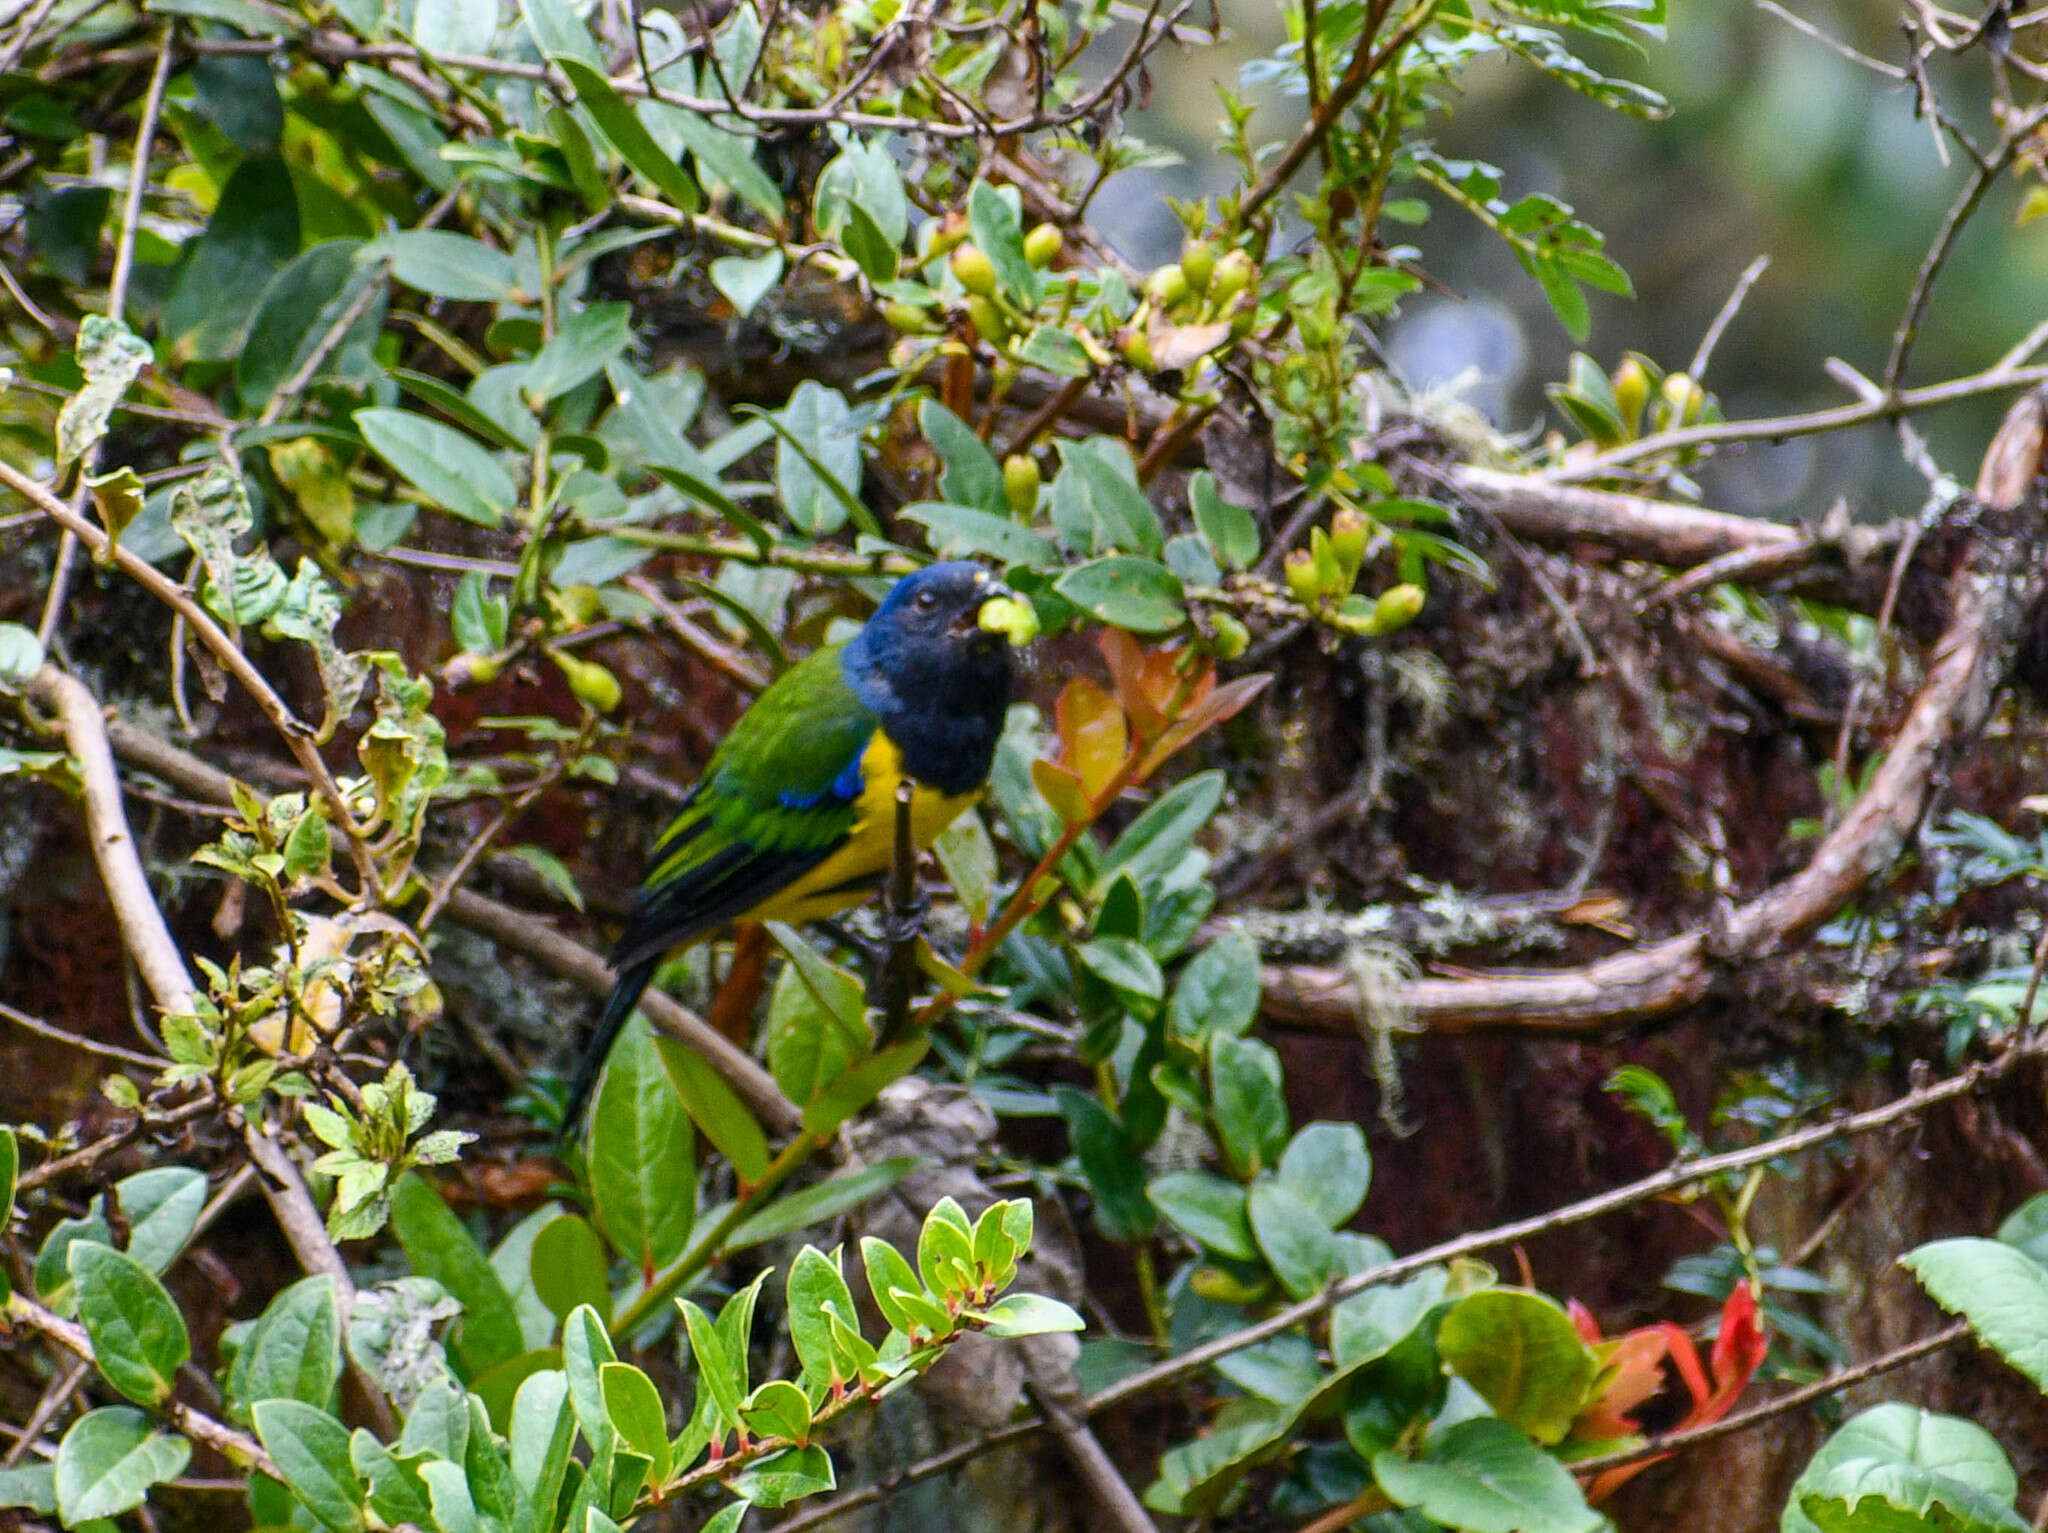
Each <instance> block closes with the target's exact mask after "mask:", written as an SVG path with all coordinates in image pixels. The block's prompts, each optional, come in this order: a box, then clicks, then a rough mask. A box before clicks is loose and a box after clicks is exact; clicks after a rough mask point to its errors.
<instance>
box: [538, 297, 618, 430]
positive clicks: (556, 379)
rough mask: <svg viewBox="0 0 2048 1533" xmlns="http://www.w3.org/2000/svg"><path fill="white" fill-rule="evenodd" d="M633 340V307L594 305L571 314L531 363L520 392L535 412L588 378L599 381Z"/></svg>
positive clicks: (615, 304)
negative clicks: (596, 378)
mask: <svg viewBox="0 0 2048 1533" xmlns="http://www.w3.org/2000/svg"><path fill="white" fill-rule="evenodd" d="M632 340H633V306H632V305H631V304H627V303H594V304H592V305H591V306H590V307H589V308H587V309H583V310H581V311H579V312H577V313H575V314H572V315H570V316H569V317H568V318H567V319H566V320H564V321H563V322H562V325H561V328H560V329H558V330H557V331H556V332H555V334H554V337H553V338H552V339H551V340H550V341H549V342H548V343H547V344H546V345H545V346H543V347H541V349H540V351H539V353H538V354H537V355H536V356H535V357H534V359H533V361H532V362H530V363H528V364H527V369H526V381H525V383H524V384H523V385H521V388H520V392H521V393H523V394H524V395H525V396H526V402H527V404H528V405H530V406H531V407H532V408H533V409H534V410H535V411H539V410H540V409H541V408H542V407H543V406H545V405H546V404H547V403H548V401H549V400H551V399H559V398H560V397H561V396H562V395H564V394H566V393H568V392H569V390H571V389H573V388H575V387H576V385H577V384H579V383H582V382H583V381H584V380H585V379H587V378H595V377H596V376H597V375H598V374H599V373H601V372H603V371H604V370H605V368H607V367H609V366H610V365H611V364H612V363H613V362H614V361H616V360H618V358H619V357H620V356H622V355H623V354H624V353H625V350H626V347H627V346H629V345H630V344H631V343H632Z"/></svg>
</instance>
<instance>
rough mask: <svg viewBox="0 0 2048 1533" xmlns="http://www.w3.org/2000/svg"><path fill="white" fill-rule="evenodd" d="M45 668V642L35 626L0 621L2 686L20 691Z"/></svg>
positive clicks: (0, 684) (0, 673) (13, 690)
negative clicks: (40, 637) (29, 626)
mask: <svg viewBox="0 0 2048 1533" xmlns="http://www.w3.org/2000/svg"><path fill="white" fill-rule="evenodd" d="M42 668H43V644H42V640H40V639H38V638H37V637H36V632H35V630H34V629H33V628H24V627H22V625H21V624H19V623H0V687H5V688H7V689H8V690H9V691H12V692H19V691H21V690H22V689H23V688H25V687H27V685H28V684H29V682H31V681H32V680H34V679H35V674H36V672H37V671H40V670H41V669H42Z"/></svg>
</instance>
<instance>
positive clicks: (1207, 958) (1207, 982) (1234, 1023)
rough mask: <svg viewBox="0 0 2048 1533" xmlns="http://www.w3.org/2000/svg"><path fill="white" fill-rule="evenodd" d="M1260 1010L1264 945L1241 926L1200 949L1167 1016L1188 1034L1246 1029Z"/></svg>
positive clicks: (1194, 1037)
mask: <svg viewBox="0 0 2048 1533" xmlns="http://www.w3.org/2000/svg"><path fill="white" fill-rule="evenodd" d="M1258 1014H1259V947H1258V944H1257V943H1256V942H1254V941H1252V939H1251V938H1250V937H1249V936H1247V935H1246V934H1245V933H1244V932H1241V931H1230V932H1226V933H1225V934H1224V935H1223V936H1221V937H1219V938H1218V939H1217V940H1216V941H1214V942H1212V943H1210V944H1209V945H1208V946H1207V947H1205V948H1203V949H1202V951H1201V952H1199V953H1197V954H1196V955H1195V956H1194V958H1193V959H1192V960H1190V962H1189V963H1188V966H1187V967H1186V968H1185V969H1183V970H1181V975H1180V980H1179V981H1178V983H1176V984H1175V985H1174V987H1173V1000H1172V1002H1171V1003H1170V1004H1169V1005H1168V1007H1167V1012H1166V1015H1167V1019H1168V1020H1169V1021H1171V1022H1172V1023H1173V1026H1174V1030H1175V1031H1176V1032H1178V1033H1179V1034H1180V1035H1181V1036H1182V1037H1184V1038H1187V1039H1190V1040H1199V1039H1200V1038H1201V1036H1202V1035H1203V1034H1204V1033H1207V1032H1211V1031H1215V1032H1223V1033H1242V1032H1243V1031H1244V1030H1245V1029H1246V1028H1248V1027H1250V1026H1251V1025H1252V1022H1253V1021H1254V1020H1255V1019H1256V1018H1257V1017H1258Z"/></svg>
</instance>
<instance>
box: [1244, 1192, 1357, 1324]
mask: <svg viewBox="0 0 2048 1533" xmlns="http://www.w3.org/2000/svg"><path fill="white" fill-rule="evenodd" d="M1247 1212H1248V1213H1249V1214H1250V1216H1251V1226H1252V1235H1253V1237H1254V1238H1255V1239H1256V1240H1257V1241H1258V1243H1259V1250H1260V1252H1261V1253H1262V1254H1263V1255H1264V1256H1265V1258H1266V1261H1267V1264H1268V1265H1270V1266H1271V1267H1272V1269H1273V1275H1274V1276H1275V1277H1277V1278H1279V1279H1280V1282H1281V1285H1282V1286H1283V1287H1284V1288H1286V1290H1287V1291H1288V1292H1289V1293H1290V1294H1292V1295H1293V1296H1294V1297H1295V1298H1297V1299H1305V1298H1307V1297H1308V1296H1309V1295H1310V1294H1313V1293H1319V1292H1321V1291H1322V1289H1323V1288H1324V1287H1325V1286H1327V1285H1328V1284H1329V1283H1330V1282H1331V1281H1332V1280H1333V1279H1336V1278H1339V1277H1342V1276H1344V1271H1345V1269H1344V1257H1343V1251H1342V1249H1341V1248H1340V1247H1339V1245H1338V1243H1337V1239H1336V1237H1335V1236H1334V1235H1333V1234H1331V1232H1330V1227H1329V1225H1328V1224H1326V1223H1325V1222H1324V1221H1323V1219H1322V1216H1321V1215H1320V1214H1318V1213H1317V1212H1316V1211H1315V1210H1314V1209H1313V1208H1311V1207H1309V1206H1308V1205H1307V1204H1306V1203H1304V1202H1302V1200H1301V1199H1300V1198H1298V1197H1296V1196H1295V1195H1294V1192H1293V1191H1292V1190H1291V1189H1290V1188H1289V1187H1288V1186H1287V1185H1286V1184H1285V1183H1282V1182H1277V1181H1274V1180H1272V1179H1271V1178H1269V1177H1261V1178H1259V1180H1258V1181H1256V1182H1254V1183H1253V1184H1252V1189H1251V1194H1250V1196H1249V1198H1248V1200H1247Z"/></svg>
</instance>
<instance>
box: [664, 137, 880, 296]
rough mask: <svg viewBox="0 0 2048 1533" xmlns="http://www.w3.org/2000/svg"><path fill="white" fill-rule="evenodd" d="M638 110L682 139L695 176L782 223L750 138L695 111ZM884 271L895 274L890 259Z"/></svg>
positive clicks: (776, 191) (774, 189) (777, 198)
mask: <svg viewBox="0 0 2048 1533" xmlns="http://www.w3.org/2000/svg"><path fill="white" fill-rule="evenodd" d="M639 113H640V118H641V121H643V122H647V123H649V125H650V126H651V127H652V126H657V125H665V126H666V127H668V128H669V129H672V130H673V132H674V133H675V136H676V137H678V138H680V139H681V140H682V142H683V144H684V146H685V147H687V148H688V149H689V151H690V153H691V155H692V156H693V157H694V158H695V159H696V161H697V179H698V180H700V181H703V182H705V183H707V184H708V185H709V186H710V188H711V189H712V190H714V191H715V190H716V189H717V185H718V184H723V185H724V186H725V187H727V188H728V189H729V190H731V191H732V192H733V194H734V195H736V196H737V197H738V198H739V199H740V201H742V202H744V203H746V204H747V206H748V207H750V208H752V209H753V210H754V211H755V212H757V213H759V214H760V215H761V216H762V217H763V218H765V219H767V220H768V222H769V223H770V224H772V225H774V226H775V227H776V228H778V229H780V228H781V227H782V221H783V218H784V216H785V213H786V209H785V208H784V207H783V204H782V189H781V188H780V187H778V186H777V185H776V184H775V179H774V177H772V176H770V175H769V174H768V173H767V172H766V171H765V170H763V169H762V168H761V167H760V166H759V165H758V164H756V163H755V160H754V140H753V139H752V138H748V137H743V136H742V135H740V134H737V133H728V132H726V131H725V130H724V129H723V128H720V127H717V126H715V125H714V124H712V123H711V122H709V121H707V120H706V119H705V118H703V117H701V116H699V115H698V114H697V113H695V112H686V111H683V110H682V109H681V108H679V107H671V106H666V105H664V104H662V103H659V102H654V101H643V102H641V103H640V106H639ZM887 275H888V276H894V275H895V263H894V262H893V261H892V262H891V263H890V267H889V271H888V273H887Z"/></svg>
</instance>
